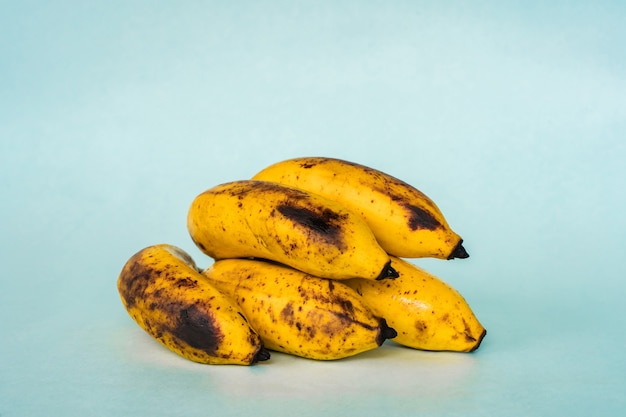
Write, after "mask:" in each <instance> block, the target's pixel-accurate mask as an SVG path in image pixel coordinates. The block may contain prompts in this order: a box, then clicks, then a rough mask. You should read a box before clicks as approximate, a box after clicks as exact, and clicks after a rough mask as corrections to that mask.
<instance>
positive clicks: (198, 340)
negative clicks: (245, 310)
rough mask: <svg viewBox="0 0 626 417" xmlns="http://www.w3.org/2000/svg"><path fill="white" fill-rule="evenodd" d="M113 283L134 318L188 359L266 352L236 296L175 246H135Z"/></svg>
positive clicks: (223, 360) (226, 360)
mask: <svg viewBox="0 0 626 417" xmlns="http://www.w3.org/2000/svg"><path fill="white" fill-rule="evenodd" d="M117 287H118V291H119V294H120V297H121V300H122V303H123V304H124V307H125V308H126V310H127V312H128V314H129V315H130V316H131V317H132V319H133V320H134V321H135V322H136V323H137V324H138V325H139V326H140V327H141V328H142V329H144V330H145V331H146V332H147V333H148V334H150V335H151V336H152V337H153V338H155V339H156V340H157V341H158V342H159V343H161V344H162V345H164V346H165V347H167V348H168V349H169V350H171V351H173V352H175V353H177V354H178V355H180V356H182V357H184V358H186V359H189V360H191V361H194V362H198V363H203V364H214V365H217V364H234V365H252V364H254V363H256V362H257V361H263V360H267V359H269V357H270V354H269V352H268V351H267V350H266V349H265V348H264V347H263V344H262V342H261V339H260V337H259V335H258V334H257V333H256V332H255V331H254V330H253V329H252V328H251V327H250V325H249V324H248V322H247V321H246V319H245V317H244V315H243V314H242V312H241V311H240V309H239V308H238V306H237V305H236V304H235V302H234V301H233V300H232V299H230V298H228V297H227V296H225V295H224V294H222V293H221V292H220V291H219V290H217V289H216V288H215V287H214V286H212V285H211V284H210V283H209V282H208V280H207V279H206V278H205V277H204V276H203V275H202V274H201V273H200V271H199V270H198V268H197V267H196V265H195V262H194V261H193V259H192V258H191V257H190V256H189V254H187V253H186V252H184V251H183V250H182V249H180V248H178V247H175V246H172V245H168V244H158V245H154V246H149V247H147V248H144V249H142V250H141V251H139V252H137V253H136V254H135V255H133V256H132V257H131V258H130V259H129V260H128V261H127V262H126V264H125V265H124V267H123V269H122V271H121V273H120V275H119V278H118V281H117Z"/></svg>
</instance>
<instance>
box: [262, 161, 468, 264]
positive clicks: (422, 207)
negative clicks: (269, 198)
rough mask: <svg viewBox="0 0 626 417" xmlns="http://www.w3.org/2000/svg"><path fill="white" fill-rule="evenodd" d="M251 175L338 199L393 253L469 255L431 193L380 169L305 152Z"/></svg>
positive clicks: (452, 257) (409, 254) (423, 255)
mask: <svg viewBox="0 0 626 417" xmlns="http://www.w3.org/2000/svg"><path fill="white" fill-rule="evenodd" d="M252 178H253V179H255V180H263V181H273V182H276V183H280V184H284V185H288V186H291V187H296V188H300V189H302V190H306V191H310V192H312V193H316V194H319V195H321V196H324V197H326V198H330V199H334V200H336V201H338V202H339V203H341V204H343V205H345V206H346V207H347V208H348V209H350V210H352V211H354V212H355V213H357V214H359V215H361V216H362V217H363V218H364V219H365V220H366V222H367V224H368V225H369V226H370V227H371V229H372V231H373V233H374V235H375V236H376V238H377V239H378V242H379V244H380V245H381V246H382V247H383V249H385V251H387V252H388V253H390V254H391V255H395V256H398V257H404V258H421V257H433V258H440V259H454V258H467V257H469V254H468V253H467V251H466V250H465V248H464V247H463V240H462V239H461V237H460V236H459V235H458V234H457V233H456V232H454V231H453V230H452V229H451V228H450V226H449V224H448V222H447V221H446V219H445V218H444V216H443V214H442V213H441V211H440V209H439V208H438V207H437V205H436V204H435V203H434V202H433V201H432V200H431V199H430V198H429V197H428V196H426V195H425V194H424V193H422V192H421V191H419V190H418V189H416V188H415V187H413V186H411V185H409V184H407V183H406V182H404V181H401V180H399V179H397V178H395V177H393V176H391V175H389V174H386V173H384V172H381V171H379V170H376V169H373V168H370V167H367V166H364V165H361V164H357V163H354V162H350V161H345V160H341V159H337V158H327V157H301V158H293V159H288V160H285V161H281V162H277V163H275V164H272V165H270V166H268V167H266V168H265V169H263V170H261V171H260V172H258V173H257V174H256V175H254V176H253V177H252Z"/></svg>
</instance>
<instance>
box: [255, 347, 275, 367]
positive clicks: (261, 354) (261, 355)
mask: <svg viewBox="0 0 626 417" xmlns="http://www.w3.org/2000/svg"><path fill="white" fill-rule="evenodd" d="M270 356H271V355H270V351H269V350H267V349H265V348H261V349H259V351H258V352H257V353H256V355H255V356H254V360H253V361H252V363H257V362H262V361H266V360H268V359H269V358H270Z"/></svg>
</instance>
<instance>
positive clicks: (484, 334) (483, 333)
mask: <svg viewBox="0 0 626 417" xmlns="http://www.w3.org/2000/svg"><path fill="white" fill-rule="evenodd" d="M485 336H487V330H485V329H483V332H482V333H481V334H480V336H478V340H477V341H476V344H475V345H474V346H473V347H472V349H470V352H474V351H475V350H476V349H478V348H479V347H480V344H481V343H482V341H483V339H484V338H485Z"/></svg>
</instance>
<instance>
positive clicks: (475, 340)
mask: <svg viewBox="0 0 626 417" xmlns="http://www.w3.org/2000/svg"><path fill="white" fill-rule="evenodd" d="M391 259H392V264H393V265H394V268H395V269H396V270H397V271H398V273H399V275H400V276H399V277H398V278H396V279H394V280H388V281H384V282H369V281H366V280H362V279H352V280H346V281H344V282H345V284H346V285H348V286H349V287H351V288H352V289H354V290H355V291H356V292H357V293H358V294H360V295H361V296H362V297H363V301H364V302H365V303H366V305H367V306H368V307H369V308H370V309H371V310H372V311H373V312H374V314H376V315H380V316H382V317H385V318H386V319H387V322H388V323H389V325H390V326H392V327H393V328H394V329H396V331H397V332H398V335H397V337H396V338H394V342H397V343H399V344H401V345H404V346H409V347H412V348H415V349H421V350H432V351H454V352H472V351H474V350H476V349H478V347H479V346H480V344H481V342H482V340H483V338H484V337H485V335H486V333H487V331H486V330H485V328H484V327H483V326H482V324H481V323H480V322H479V321H478V319H477V318H476V316H475V314H474V312H473V311H472V309H471V308H470V306H469V305H468V303H467V302H466V300H465V299H464V298H463V296H462V295H461V294H460V293H459V292H458V291H457V290H455V289H454V288H452V287H451V286H450V285H448V284H447V283H445V282H444V281H443V280H441V279H439V278H438V277H436V276H434V275H433V274H431V273H428V272H427V271H425V270H423V269H422V268H419V267H417V266H415V265H413V264H411V263H409V262H408V261H406V260H403V259H399V258H396V257H392V258H391Z"/></svg>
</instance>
